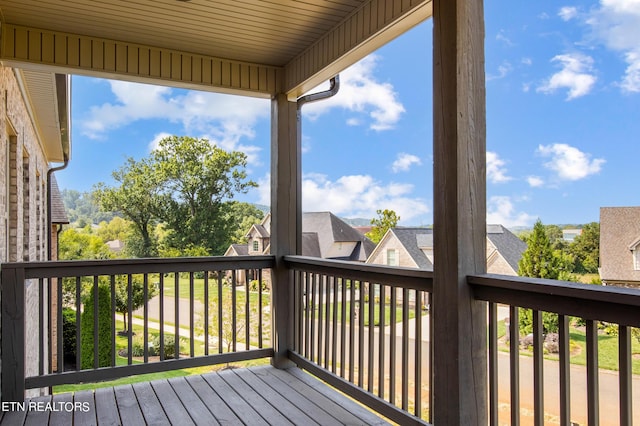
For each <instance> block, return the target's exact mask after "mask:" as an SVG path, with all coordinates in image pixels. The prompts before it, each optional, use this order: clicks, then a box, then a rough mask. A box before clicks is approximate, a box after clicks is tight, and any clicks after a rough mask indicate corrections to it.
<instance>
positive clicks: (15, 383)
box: [0, 268, 25, 402]
mask: <svg viewBox="0 0 640 426" xmlns="http://www.w3.org/2000/svg"><path fill="white" fill-rule="evenodd" d="M0 292H1V293H2V366H1V368H2V376H1V377H2V387H1V389H2V394H0V400H2V401H3V402H5V401H14V402H15V401H18V402H22V401H24V374H25V369H24V368H25V367H24V363H25V357H24V356H25V352H24V339H25V336H24V321H25V319H24V309H25V306H24V269H18V268H16V269H14V268H4V269H3V270H2V275H1V276H0Z"/></svg>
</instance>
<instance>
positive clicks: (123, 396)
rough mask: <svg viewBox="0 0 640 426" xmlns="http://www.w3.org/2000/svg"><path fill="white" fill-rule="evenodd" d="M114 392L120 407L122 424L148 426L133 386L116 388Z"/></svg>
mask: <svg viewBox="0 0 640 426" xmlns="http://www.w3.org/2000/svg"><path fill="white" fill-rule="evenodd" d="M113 391H114V393H115V395H116V404H117V405H118V412H119V413H120V419H121V420H122V424H123V425H127V426H146V422H145V420H144V416H143V415H142V411H141V407H140V404H139V403H138V399H137V398H136V394H135V392H134V391H133V386H131V385H122V386H116V387H115V388H113Z"/></svg>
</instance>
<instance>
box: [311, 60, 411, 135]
mask: <svg viewBox="0 0 640 426" xmlns="http://www.w3.org/2000/svg"><path fill="white" fill-rule="evenodd" d="M379 60H380V58H379V57H378V56H376V55H369V56H367V57H366V58H364V59H362V60H361V61H360V62H358V63H356V64H354V65H352V66H351V67H349V68H347V69H346V70H344V71H343V72H342V73H340V90H339V91H338V94H337V95H335V96H333V97H331V98H329V99H327V100H324V101H322V102H314V103H311V104H309V105H307V106H305V107H304V113H305V114H306V115H307V116H308V117H310V118H311V119H316V118H317V117H319V116H320V115H322V114H325V113H327V112H328V111H329V110H330V109H333V108H343V109H346V110H348V111H351V112H354V113H357V114H358V117H350V118H349V119H348V120H347V123H348V124H349V125H356V124H360V123H362V115H368V117H369V120H368V121H369V122H370V124H369V128H370V129H372V130H376V131H381V130H388V129H392V128H393V127H394V126H395V125H396V123H397V122H398V121H399V120H400V116H401V115H402V114H403V113H404V112H405V109H404V106H403V105H402V103H401V102H400V101H399V100H398V95H397V93H396V92H395V91H394V89H393V85H391V84H390V83H382V82H379V81H377V80H376V78H375V76H374V71H375V68H376V64H377V62H378V61H379ZM318 90H322V89H321V88H316V89H313V90H312V91H311V92H316V91H318Z"/></svg>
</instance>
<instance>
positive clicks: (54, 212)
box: [50, 173, 69, 224]
mask: <svg viewBox="0 0 640 426" xmlns="http://www.w3.org/2000/svg"><path fill="white" fill-rule="evenodd" d="M50 179H51V194H50V196H51V223H56V224H67V223H69V217H68V216H67V211H66V210H65V208H64V203H63V202H62V195H61V194H60V188H58V182H57V181H56V178H55V176H54V174H53V173H51V178H50Z"/></svg>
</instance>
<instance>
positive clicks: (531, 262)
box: [518, 219, 559, 280]
mask: <svg viewBox="0 0 640 426" xmlns="http://www.w3.org/2000/svg"><path fill="white" fill-rule="evenodd" d="M526 242H527V249H526V250H525V251H524V253H523V254H522V258H521V259H520V262H519V263H518V275H520V276H524V277H533V278H548V279H552V280H554V279H557V278H558V272H559V271H558V259H557V258H556V256H554V254H553V248H552V247H551V241H549V237H548V236H547V233H546V232H545V228H544V225H543V224H542V222H541V221H540V219H538V220H537V221H536V223H535V225H534V226H533V231H532V232H531V234H530V235H529V237H528V238H527V241H526Z"/></svg>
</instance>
